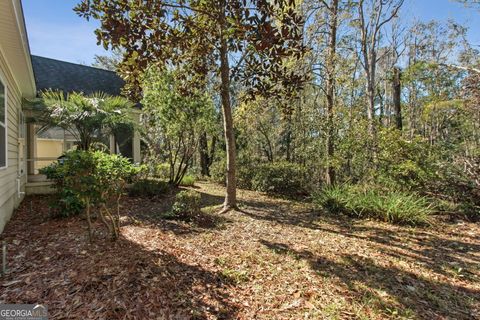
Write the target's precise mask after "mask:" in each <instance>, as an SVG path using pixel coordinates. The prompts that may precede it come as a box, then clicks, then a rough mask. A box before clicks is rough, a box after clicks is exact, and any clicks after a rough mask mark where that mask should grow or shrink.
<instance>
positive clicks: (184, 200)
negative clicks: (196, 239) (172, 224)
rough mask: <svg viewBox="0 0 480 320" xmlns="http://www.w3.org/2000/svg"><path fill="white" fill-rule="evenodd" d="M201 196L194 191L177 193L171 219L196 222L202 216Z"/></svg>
mask: <svg viewBox="0 0 480 320" xmlns="http://www.w3.org/2000/svg"><path fill="white" fill-rule="evenodd" d="M201 213H202V212H201V195H200V193H198V192H197V191H194V190H184V191H180V192H179V193H177V195H176V196H175V202H174V204H173V206H172V210H171V214H170V217H172V218H176V219H182V220H186V221H191V220H195V219H196V218H197V217H198V216H199V215H200V214H201Z"/></svg>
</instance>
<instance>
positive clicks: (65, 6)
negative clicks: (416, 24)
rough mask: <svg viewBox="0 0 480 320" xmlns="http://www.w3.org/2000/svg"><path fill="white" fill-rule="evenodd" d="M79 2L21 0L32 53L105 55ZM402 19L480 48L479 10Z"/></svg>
mask: <svg viewBox="0 0 480 320" xmlns="http://www.w3.org/2000/svg"><path fill="white" fill-rule="evenodd" d="M79 1H80V0H22V2H23V10H24V15H25V22H26V25H27V32H28V38H29V42H30V50H31V52H32V54H34V55H39V56H43V57H48V58H53V59H58V60H63V61H69V62H74V63H81V64H88V65H90V64H91V63H92V62H93V61H94V60H93V59H94V56H95V54H99V55H108V54H109V53H108V52H106V51H105V50H104V49H103V47H101V46H97V40H96V37H95V35H94V33H93V31H94V30H95V28H96V27H97V26H98V22H96V21H89V22H87V21H86V20H85V19H82V18H80V17H78V16H77V15H76V14H75V12H73V10H72V8H73V7H74V6H75V5H76V4H77V3H78V2H79ZM402 17H403V19H406V20H407V21H408V20H409V19H411V20H413V19H418V20H420V21H429V20H432V19H436V20H440V21H447V20H448V19H453V20H455V21H457V22H459V23H461V24H464V25H466V26H468V27H469V28H470V31H469V40H470V42H471V43H472V44H474V45H478V46H480V11H476V10H473V9H467V8H465V7H464V6H463V5H462V4H459V3H456V2H454V1H451V0H406V5H405V6H404V8H403V13H402Z"/></svg>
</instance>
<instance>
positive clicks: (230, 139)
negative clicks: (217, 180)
mask: <svg viewBox="0 0 480 320" xmlns="http://www.w3.org/2000/svg"><path fill="white" fill-rule="evenodd" d="M224 25H225V14H224V13H223V16H222V24H221V28H222V29H223V27H224ZM220 38H221V39H220V78H221V98H222V111H223V128H224V133H225V142H226V149H227V150H226V151H227V191H226V195H225V202H224V203H223V211H228V210H230V209H234V208H236V207H237V182H236V176H235V171H236V165H235V157H236V151H235V135H234V132H233V118H232V106H231V100H230V66H229V63H228V46H227V39H226V38H225V35H224V34H223V33H222V34H221V37H220Z"/></svg>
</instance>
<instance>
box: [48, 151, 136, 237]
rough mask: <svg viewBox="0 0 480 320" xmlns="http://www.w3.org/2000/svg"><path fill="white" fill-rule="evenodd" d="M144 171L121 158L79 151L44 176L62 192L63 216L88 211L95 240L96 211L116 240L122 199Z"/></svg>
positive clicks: (58, 163)
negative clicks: (93, 212) (128, 187)
mask: <svg viewBox="0 0 480 320" xmlns="http://www.w3.org/2000/svg"><path fill="white" fill-rule="evenodd" d="M142 169H143V167H138V166H134V165H132V164H131V163H130V161H129V160H128V159H127V158H124V157H122V156H119V155H112V154H107V153H103V152H101V151H81V150H75V151H70V152H67V153H66V154H65V157H64V159H62V161H61V162H57V163H54V164H52V165H51V166H49V167H47V168H45V169H44V170H42V171H41V172H42V173H44V174H45V175H47V178H49V179H51V180H52V181H53V182H54V186H55V188H56V190H57V191H58V193H57V197H58V198H59V201H58V204H59V205H60V206H61V208H60V215H64V216H67V215H70V214H73V213H79V212H81V211H85V213H86V216H87V222H88V231H89V237H90V239H91V236H92V224H91V213H92V211H93V210H95V211H96V213H97V214H98V216H99V217H100V219H101V220H102V222H103V223H104V224H105V226H106V227H107V228H108V230H109V232H110V233H111V235H112V237H113V238H117V237H118V234H119V219H120V199H121V197H122V195H123V194H124V192H125V188H126V186H127V183H130V182H132V181H133V180H134V178H135V177H136V176H137V175H138V174H139V173H140V171H141V170H142ZM80 208H81V209H83V210H81V209H80ZM63 210H65V211H63Z"/></svg>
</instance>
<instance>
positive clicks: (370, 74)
mask: <svg viewBox="0 0 480 320" xmlns="http://www.w3.org/2000/svg"><path fill="white" fill-rule="evenodd" d="M403 3H404V0H359V2H358V4H357V6H358V7H357V9H358V16H357V19H358V23H357V27H358V29H359V32H360V53H361V58H362V59H361V64H362V67H363V70H364V73H365V78H366V95H367V100H368V101H367V105H368V107H367V118H368V132H369V134H370V136H371V138H372V139H373V141H375V136H376V120H375V97H376V93H377V63H378V60H379V57H378V49H379V46H380V40H381V35H382V34H381V32H382V28H383V27H384V26H385V25H386V24H387V23H389V22H390V21H392V19H394V18H395V17H396V16H397V14H398V12H399V10H400V8H401V6H402V5H403ZM372 152H373V153H375V146H372ZM373 156H375V154H373Z"/></svg>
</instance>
